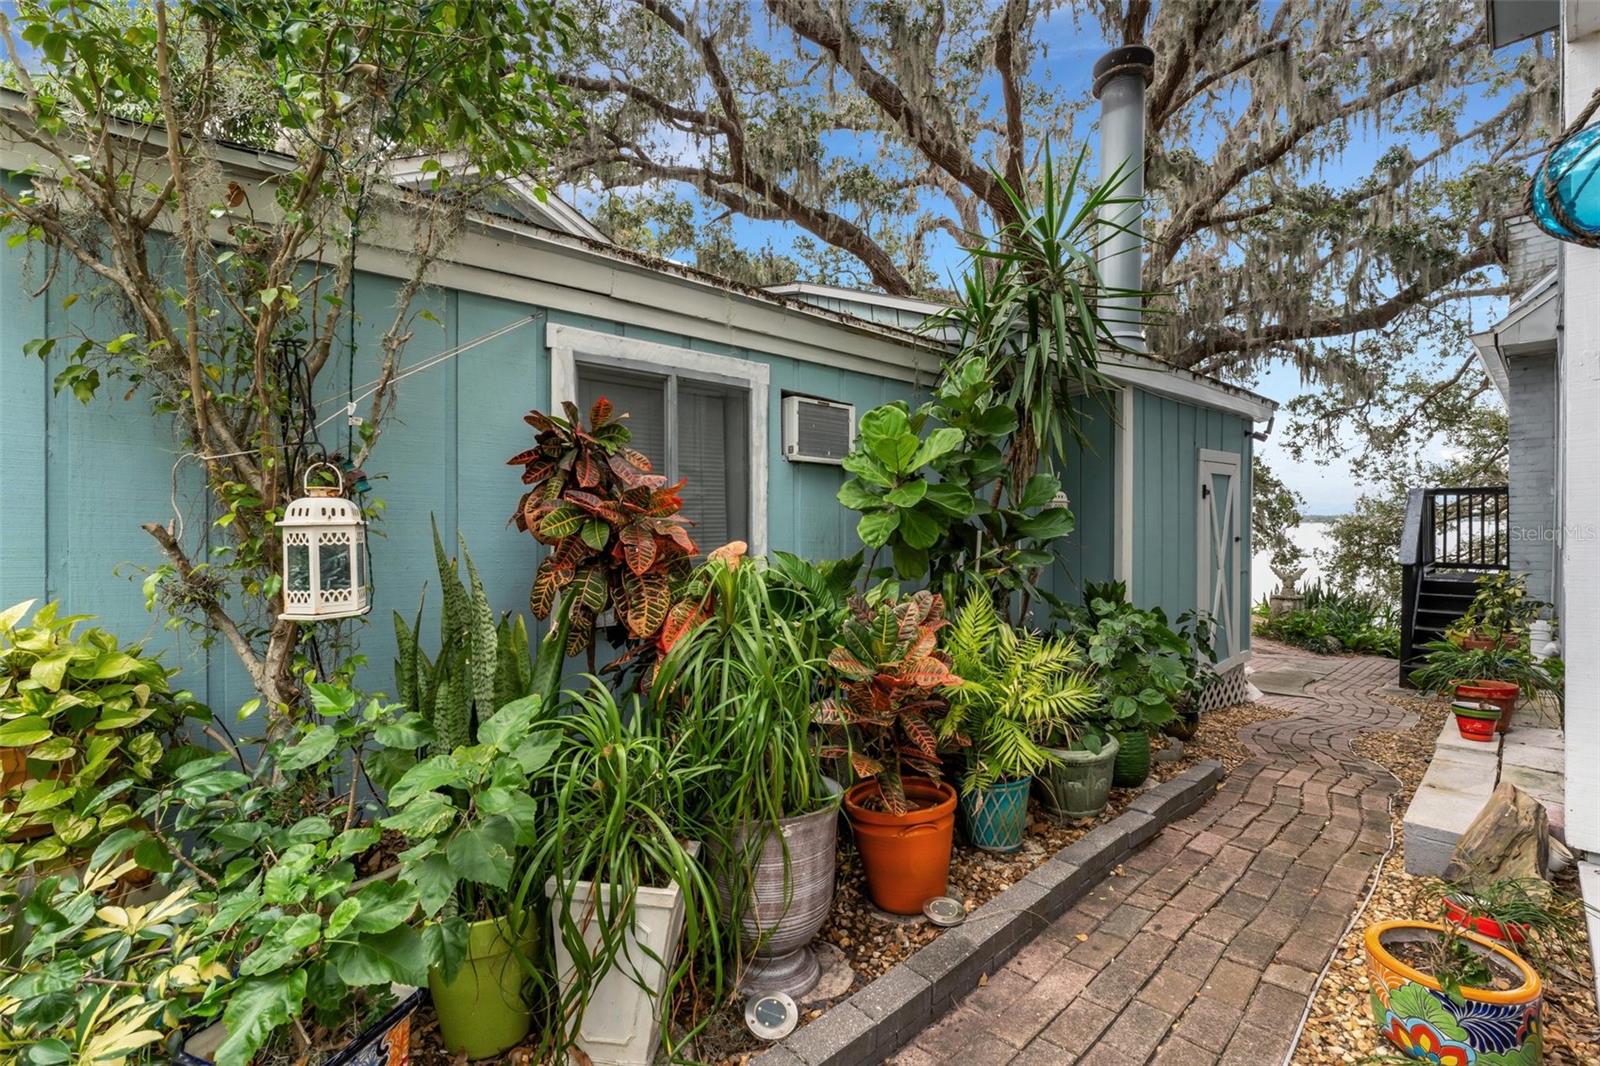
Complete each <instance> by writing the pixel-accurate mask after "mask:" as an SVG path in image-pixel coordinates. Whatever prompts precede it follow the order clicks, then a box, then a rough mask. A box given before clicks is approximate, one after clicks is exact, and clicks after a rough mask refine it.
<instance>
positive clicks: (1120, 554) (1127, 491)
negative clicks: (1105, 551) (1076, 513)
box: [1112, 386, 1138, 603]
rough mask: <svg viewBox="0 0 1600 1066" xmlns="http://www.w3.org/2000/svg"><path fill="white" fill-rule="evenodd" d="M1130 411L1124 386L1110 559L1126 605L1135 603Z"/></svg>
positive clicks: (1119, 408)
mask: <svg viewBox="0 0 1600 1066" xmlns="http://www.w3.org/2000/svg"><path fill="white" fill-rule="evenodd" d="M1133 411H1134V402H1133V389H1131V388H1129V387H1127V386H1124V387H1123V388H1122V389H1121V390H1119V391H1118V393H1117V448H1116V453H1117V493H1116V497H1115V506H1116V515H1117V533H1116V543H1115V545H1113V551H1112V559H1113V568H1114V570H1115V572H1116V575H1117V580H1118V581H1120V582H1122V584H1123V587H1124V588H1125V589H1126V590H1127V593H1128V602H1129V603H1136V602H1138V600H1137V598H1136V597H1135V596H1134V592H1133V574H1134V566H1133V557H1134V547H1133V498H1134V465H1133V459H1134V456H1133V448H1134V443H1133V442H1134V435H1133Z"/></svg>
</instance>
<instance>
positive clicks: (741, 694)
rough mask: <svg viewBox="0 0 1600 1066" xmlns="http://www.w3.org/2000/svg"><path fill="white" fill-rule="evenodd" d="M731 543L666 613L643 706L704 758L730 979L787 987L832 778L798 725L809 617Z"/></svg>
mask: <svg viewBox="0 0 1600 1066" xmlns="http://www.w3.org/2000/svg"><path fill="white" fill-rule="evenodd" d="M744 547H745V546H744V544H743V543H738V542H736V543H735V544H731V545H727V546H726V547H724V548H719V549H717V550H716V551H714V552H712V553H711V558H710V559H709V560H708V561H707V562H706V564H705V565H704V566H703V567H701V568H700V569H699V570H698V571H697V572H696V573H695V574H694V575H693V577H691V578H690V580H689V582H688V583H687V585H686V587H685V589H684V590H683V592H682V594H681V595H680V598H679V600H678V601H677V602H676V603H674V605H673V607H672V609H671V610H670V611H669V612H668V618H667V622H666V624H665V625H664V626H662V630H661V635H660V638H659V642H660V644H661V645H662V651H663V652H664V656H663V658H662V659H661V661H660V666H659V669H658V671H657V673H656V675H655V678H654V679H653V680H652V682H651V687H650V706H651V710H652V712H653V713H655V714H657V715H659V716H660V717H661V718H662V719H663V720H664V721H665V722H666V724H667V727H668V728H669V729H670V730H671V731H672V732H673V733H674V734H675V735H678V736H681V737H682V738H683V743H684V745H685V749H686V753H687V755H688V758H689V759H690V761H691V762H693V763H698V764H701V765H706V766H713V767H715V768H716V769H715V771H714V772H712V773H709V774H706V775H703V776H701V777H699V778H698V779H697V781H696V785H695V787H694V789H692V795H693V797H694V804H695V817H696V819H697V820H698V821H700V822H703V823H704V824H706V825H708V826H714V827H717V828H718V829H720V830H721V831H722V832H723V833H724V834H726V835H727V836H728V838H729V840H728V846H721V845H718V846H714V847H711V848H710V849H709V854H708V856H707V859H708V865H710V867H711V869H712V873H713V876H714V878H715V880H716V883H717V885H718V888H719V890H720V891H721V892H722V895H723V899H724V901H725V903H726V905H727V907H728V909H729V911H730V912H731V914H732V916H733V917H735V918H737V919H738V921H739V934H740V935H739V940H738V941H737V942H736V944H733V945H730V946H736V947H739V948H740V958H739V960H738V963H739V965H740V968H741V970H742V973H741V974H740V979H739V985H740V987H741V988H742V989H744V990H746V991H749V992H784V993H787V994H788V995H790V996H795V997H799V996H802V995H804V994H805V993H806V992H809V991H810V990H811V988H812V987H813V986H815V984H816V983H817V979H818V977H819V976H820V969H819V966H818V964H817V960H816V957H815V956H814V955H813V954H812V952H811V951H810V949H809V945H810V943H811V940H812V938H813V937H814V936H815V935H816V933H817V930H818V929H820V928H821V927H822V923H823V922H824V921H825V920H826V919H827V917H828V911H829V909H830V907H831V906H832V903H833V882H834V868H835V864H836V859H837V850H836V833H837V829H838V812H839V792H840V789H839V786H838V785H837V783H835V782H832V781H828V780H826V779H825V778H824V777H823V775H822V772H821V767H820V765H819V762H818V758H817V754H816V750H815V745H814V744H813V742H812V738H811V702H812V699H813V696H814V692H815V689H816V685H817V682H818V680H819V678H820V676H821V667H822V659H821V656H820V655H819V653H818V650H817V645H816V638H815V635H814V634H815V629H814V627H812V626H809V625H806V624H804V622H800V623H797V622H795V621H792V620H791V619H790V618H789V617H787V616H786V615H785V613H784V612H783V611H782V610H781V609H780V608H779V606H778V603H777V602H775V599H774V597H773V595H772V593H771V591H770V589H769V582H768V579H769V571H768V570H767V568H766V567H765V566H764V565H763V564H762V563H761V562H760V561H758V560H753V559H747V558H744V557H743V553H744ZM778 580H780V581H786V580H787V579H785V578H779V579H778ZM791 606H793V605H792V604H791ZM801 613H802V617H803V616H804V613H803V612H801ZM747 959H748V966H747V967H746V966H745V963H746V961H747Z"/></svg>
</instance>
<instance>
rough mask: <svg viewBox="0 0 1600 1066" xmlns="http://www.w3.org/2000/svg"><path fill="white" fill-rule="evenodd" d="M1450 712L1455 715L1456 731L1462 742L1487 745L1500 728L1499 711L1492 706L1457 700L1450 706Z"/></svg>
mask: <svg viewBox="0 0 1600 1066" xmlns="http://www.w3.org/2000/svg"><path fill="white" fill-rule="evenodd" d="M1450 711H1451V713H1452V714H1454V715H1455V718H1456V729H1457V730H1458V731H1459V732H1460V733H1461V738H1462V739H1463V740H1477V741H1483V742H1485V743H1487V742H1488V741H1491V740H1493V739H1494V735H1495V732H1496V730H1498V729H1499V727H1500V718H1501V710H1500V708H1499V707H1495V706H1493V705H1487V704H1482V703H1471V702H1466V701H1462V700H1457V701H1456V702H1455V703H1452V704H1451V705H1450Z"/></svg>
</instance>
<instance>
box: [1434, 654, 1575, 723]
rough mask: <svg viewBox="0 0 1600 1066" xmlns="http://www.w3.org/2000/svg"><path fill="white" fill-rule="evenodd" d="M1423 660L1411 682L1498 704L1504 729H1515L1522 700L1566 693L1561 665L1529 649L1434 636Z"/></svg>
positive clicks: (1459, 697)
mask: <svg viewBox="0 0 1600 1066" xmlns="http://www.w3.org/2000/svg"><path fill="white" fill-rule="evenodd" d="M1423 648H1424V651H1425V652H1426V657H1425V658H1424V660H1423V664H1422V665H1421V666H1419V667H1418V668H1417V669H1416V670H1413V671H1412V673H1411V678H1410V680H1411V684H1413V685H1415V686H1416V687H1417V688H1419V689H1421V690H1423V691H1424V692H1433V693H1443V692H1451V693H1453V694H1454V696H1455V698H1456V700H1458V701H1460V702H1464V703H1480V704H1483V703H1487V704H1492V705H1493V706H1494V707H1496V708H1497V709H1498V710H1499V712H1500V718H1499V725H1498V727H1497V728H1498V730H1499V732H1502V733H1503V732H1505V731H1506V730H1507V729H1508V728H1510V724H1511V716H1512V713H1513V711H1514V710H1515V708H1516V705H1517V702H1518V700H1519V699H1521V698H1523V697H1526V698H1528V699H1536V698H1538V697H1539V696H1540V695H1541V694H1543V693H1545V692H1550V693H1553V694H1555V696H1556V698H1557V699H1560V696H1561V680H1560V677H1559V673H1558V671H1559V667H1558V666H1556V665H1555V663H1554V661H1553V660H1546V661H1544V662H1539V661H1537V660H1535V659H1534V657H1533V656H1532V654H1530V653H1529V652H1528V651H1527V650H1526V649H1523V648H1506V647H1501V646H1495V647H1488V648H1464V647H1461V646H1460V645H1459V644H1456V643H1455V642H1454V641H1449V640H1434V641H1429V642H1428V643H1427V644H1425V645H1424V646H1423Z"/></svg>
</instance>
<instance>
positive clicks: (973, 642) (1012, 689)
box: [939, 590, 1096, 792]
mask: <svg viewBox="0 0 1600 1066" xmlns="http://www.w3.org/2000/svg"><path fill="white" fill-rule="evenodd" d="M945 651H946V653H947V654H948V655H949V656H950V663H951V666H950V668H951V670H952V672H954V673H956V674H958V675H960V677H961V679H962V681H963V684H962V685H961V687H959V688H957V689H953V690H952V691H951V693H950V711H949V713H948V714H947V715H945V717H944V720H943V721H942V722H941V723H940V727H939V732H940V737H941V739H943V740H945V741H954V742H957V743H961V744H964V745H970V747H969V748H968V753H967V775H966V778H965V780H964V781H963V782H962V784H963V786H964V788H965V789H966V790H967V791H969V792H970V791H972V790H974V789H981V788H988V787H990V786H991V785H994V784H995V783H996V782H999V781H1007V780H1015V779H1017V778H1023V777H1031V776H1033V775H1035V774H1037V773H1038V772H1039V771H1041V770H1043V769H1044V768H1045V766H1047V765H1048V764H1049V763H1050V761H1051V760H1052V759H1053V758H1054V756H1052V755H1051V753H1050V751H1049V749H1048V748H1047V747H1046V743H1047V741H1048V740H1049V739H1050V738H1051V736H1052V735H1060V734H1062V733H1070V732H1071V730H1072V725H1073V722H1074V721H1075V720H1076V719H1077V718H1079V717H1080V716H1082V715H1083V714H1084V713H1085V712H1087V711H1088V710H1089V708H1091V707H1092V706H1094V703H1095V700H1096V693H1095V689H1094V686H1093V685H1092V684H1091V683H1090V682H1089V680H1088V678H1087V676H1086V675H1085V673H1084V672H1083V671H1082V669H1081V668H1080V667H1081V663H1082V659H1081V658H1080V657H1079V655H1078V649H1077V645H1076V644H1074V643H1073V642H1072V640H1071V639H1069V638H1067V637H1061V636H1051V637H1045V636H1041V635H1040V634H1038V633H1035V632H1031V631H1028V630H1017V629H1014V628H1012V627H1011V626H1010V625H1008V624H1007V623H1006V622H1005V620H1004V619H1002V618H1001V617H1000V613H999V611H998V610H997V609H996V608H995V605H994V599H993V597H992V596H990V595H988V594H987V593H986V592H985V591H983V590H974V591H973V592H972V594H970V595H969V596H968V597H967V600H966V602H965V604H963V605H962V608H961V610H960V611H959V612H958V613H957V614H956V617H955V621H954V623H953V624H952V625H951V626H950V628H949V630H948V631H947V632H946V634H945Z"/></svg>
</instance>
